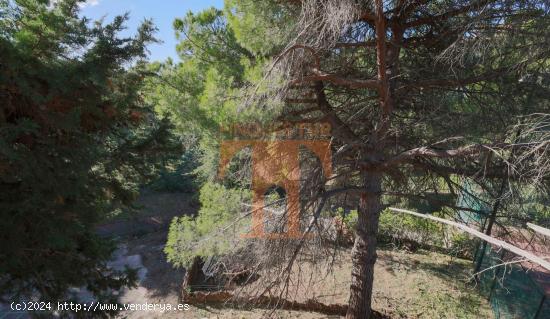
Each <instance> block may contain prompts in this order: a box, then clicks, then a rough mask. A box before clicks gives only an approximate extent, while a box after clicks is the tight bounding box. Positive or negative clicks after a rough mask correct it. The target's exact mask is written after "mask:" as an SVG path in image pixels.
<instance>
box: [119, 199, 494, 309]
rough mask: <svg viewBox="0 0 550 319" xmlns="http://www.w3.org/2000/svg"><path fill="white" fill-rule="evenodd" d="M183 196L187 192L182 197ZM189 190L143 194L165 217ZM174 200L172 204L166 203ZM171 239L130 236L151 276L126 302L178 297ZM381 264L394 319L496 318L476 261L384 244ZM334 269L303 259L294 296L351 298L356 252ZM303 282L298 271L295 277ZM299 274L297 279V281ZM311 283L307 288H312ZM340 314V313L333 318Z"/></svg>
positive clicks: (380, 299) (344, 253) (377, 300)
mask: <svg viewBox="0 0 550 319" xmlns="http://www.w3.org/2000/svg"><path fill="white" fill-rule="evenodd" d="M180 196H181V197H180ZM185 197H187V196H186V195H184V194H183V195H177V194H172V195H162V196H160V197H158V198H149V196H147V197H146V198H142V200H143V202H142V204H143V206H144V210H145V211H147V212H146V213H145V214H144V215H145V216H151V215H152V216H155V217H158V218H161V219H165V218H167V217H168V216H173V214H174V213H176V212H179V213H180V214H181V213H182V212H184V211H185V210H188V209H189V207H188V206H187V205H188V201H187V200H186V199H188V197H187V198H185ZM164 205H168V206H170V205H173V207H171V209H166V208H165V207H164V209H163V207H162V206H164ZM165 241H166V228H165V227H160V229H157V231H156V232H153V233H149V234H144V235H142V236H140V237H139V238H133V239H132V238H130V239H128V240H127V245H128V250H129V254H140V255H141V256H142V260H143V265H144V267H146V268H147V270H148V272H147V278H146V279H145V280H144V281H143V282H142V283H141V284H140V286H139V287H138V288H137V289H134V290H132V291H129V292H128V293H126V294H125V296H124V297H123V302H127V303H129V302H132V303H144V302H149V303H172V304H175V303H177V301H178V292H179V291H178V290H179V285H180V283H181V280H182V272H181V271H177V270H174V269H172V267H171V266H170V265H169V264H167V263H166V261H165V256H164V254H163V252H162V248H163V246H164V244H165ZM378 256H379V257H378V261H377V264H376V268H375V287H374V290H375V291H374V305H373V306H374V308H375V309H376V310H378V311H379V312H382V313H391V314H392V317H394V318H453V319H454V318H492V317H493V314H492V312H491V310H490V306H489V304H488V302H487V301H486V300H485V299H484V298H483V297H481V296H480V295H479V294H478V293H477V290H476V288H475V287H469V286H468V285H467V284H466V281H467V279H468V278H469V275H470V273H469V271H470V270H471V269H472V264H471V262H470V261H467V260H462V259H457V258H451V257H449V256H447V255H443V254H439V253H435V252H427V251H418V252H415V253H408V252H405V251H401V250H393V249H387V248H384V249H379V250H378ZM337 260H339V261H338V262H336V263H335V264H334V265H333V267H332V270H333V271H332V272H330V273H327V272H326V271H323V270H321V271H316V272H315V273H314V274H313V275H312V274H311V272H312V271H311V270H312V269H313V268H312V267H310V266H308V265H307V264H303V263H302V265H301V267H300V271H301V272H300V274H301V276H300V281H299V282H300V283H299V284H293V285H292V286H291V287H290V291H289V296H288V298H289V299H296V300H302V301H303V300H305V299H309V298H315V299H317V300H318V301H320V302H323V303H346V302H347V299H348V289H349V280H350V269H351V268H350V266H351V264H350V252H349V250H341V251H340V252H339V258H337ZM292 277H293V281H294V282H295V283H297V282H298V281H297V278H298V275H297V272H296V273H295V275H293V276H292ZM295 279H296V280H295ZM306 287H307V288H306ZM267 316H269V317H271V318H284V319H290V318H305V319H313V318H330V317H327V316H325V315H321V314H317V313H310V312H297V311H276V312H273V313H272V312H269V311H266V310H262V309H247V310H243V309H233V308H229V307H223V308H214V307H205V308H199V307H194V306H193V307H191V309H190V310H189V311H185V312H183V313H182V312H179V313H178V312H167V313H160V312H132V313H122V314H120V316H119V317H120V318H131V319H136V318H186V319H187V318H189V319H191V318H197V319H199V318H200V319H202V318H265V317H267ZM332 318H337V317H332Z"/></svg>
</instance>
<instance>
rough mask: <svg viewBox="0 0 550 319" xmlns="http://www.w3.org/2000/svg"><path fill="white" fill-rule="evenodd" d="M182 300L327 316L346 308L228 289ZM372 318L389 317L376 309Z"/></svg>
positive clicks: (185, 297)
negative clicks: (249, 295) (248, 294)
mask: <svg viewBox="0 0 550 319" xmlns="http://www.w3.org/2000/svg"><path fill="white" fill-rule="evenodd" d="M183 302H185V303H188V304H191V305H202V304H209V305H216V304H217V305H221V304H226V303H233V304H241V305H247V306H250V307H258V308H267V309H271V308H273V307H274V305H278V308H279V309H282V310H294V311H311V312H318V313H322V314H325V315H329V316H345V315H346V312H347V310H348V306H347V305H343V304H324V303H321V302H318V301H316V300H313V299H308V300H306V301H305V302H298V301H293V300H288V299H279V298H277V297H268V296H259V297H238V296H236V295H234V294H232V293H230V292H228V291H218V292H200V291H199V292H193V293H186V294H185V295H184V296H183ZM372 314H373V318H375V319H383V318H390V317H388V316H386V315H384V314H381V313H379V312H377V311H373V312H372Z"/></svg>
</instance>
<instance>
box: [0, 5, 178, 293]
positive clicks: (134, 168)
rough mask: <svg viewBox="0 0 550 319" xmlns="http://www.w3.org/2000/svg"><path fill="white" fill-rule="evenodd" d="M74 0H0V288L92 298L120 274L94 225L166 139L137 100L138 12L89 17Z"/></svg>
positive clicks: (147, 26) (141, 33) (108, 289)
mask: <svg viewBox="0 0 550 319" xmlns="http://www.w3.org/2000/svg"><path fill="white" fill-rule="evenodd" d="M80 2H82V1H76V0H65V1H44V0H18V1H8V0H5V1H4V0H2V1H0V98H1V105H2V108H1V111H0V247H1V249H0V291H1V292H2V295H1V296H0V297H3V298H9V299H10V300H17V299H18V298H28V297H29V296H31V295H32V296H33V297H36V296H38V297H39V299H40V300H44V301H56V300H66V298H67V297H68V295H67V291H68V289H69V288H71V287H86V288H87V289H88V290H89V291H91V292H92V293H93V294H94V295H95V296H96V297H97V298H99V299H105V298H111V297H112V296H111V293H112V292H113V291H117V290H119V289H120V288H122V287H124V286H128V285H131V284H132V283H133V281H134V279H135V276H134V272H132V271H127V272H123V273H119V272H115V271H112V270H110V269H108V267H107V266H106V262H107V261H108V260H109V258H110V255H111V253H112V251H113V249H114V247H115V246H114V242H113V241H112V240H109V239H104V238H100V237H98V235H96V233H95V230H94V227H95V225H97V223H98V222H100V221H102V220H104V219H105V218H106V216H107V214H108V213H110V212H111V211H112V210H113V208H114V207H120V206H121V205H127V204H129V203H131V201H132V200H133V199H135V197H136V194H137V191H138V188H139V185H141V183H143V181H144V180H146V179H147V178H149V177H151V176H152V175H153V174H154V173H155V167H156V165H157V163H159V160H160V158H161V157H162V156H164V155H165V154H169V153H170V151H171V150H173V149H174V144H173V142H172V137H171V133H170V128H171V125H170V123H169V122H168V121H167V120H160V119H158V118H157V117H156V116H155V114H154V112H153V111H152V110H151V108H150V107H149V106H148V105H147V104H146V103H145V102H144V100H143V97H142V94H141V86H142V82H143V79H144V74H145V72H144V67H143V62H141V61H142V60H143V59H144V58H145V57H146V48H145V46H146V45H147V44H148V43H151V42H152V41H155V39H154V38H153V33H154V31H155V29H154V27H153V25H152V24H151V22H150V21H145V22H144V23H143V24H142V25H141V26H140V27H139V30H138V32H137V34H136V35H135V36H133V37H120V36H119V32H120V31H121V30H122V29H123V28H124V23H125V21H126V20H127V18H128V17H127V16H117V17H116V18H114V20H113V21H112V22H111V23H107V24H104V23H102V22H95V23H92V22H91V21H89V20H87V19H85V18H80V17H79V16H78V8H79V3H80Z"/></svg>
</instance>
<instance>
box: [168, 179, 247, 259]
mask: <svg viewBox="0 0 550 319" xmlns="http://www.w3.org/2000/svg"><path fill="white" fill-rule="evenodd" d="M250 199H251V193H250V191H248V190H242V189H230V188H226V187H224V186H223V185H220V184H217V183H214V182H207V183H205V184H204V186H203V187H202V188H201V190H200V195H199V200H200V203H201V205H202V207H201V208H200V210H199V214H198V216H197V217H196V218H193V217H189V216H182V217H175V218H174V219H173V220H172V223H171V225H170V230H169V233H168V241H167V243H166V247H165V249H164V252H165V253H166V256H167V258H168V261H169V262H170V263H172V264H173V265H175V266H178V267H185V266H188V265H189V264H190V263H191V262H192V260H193V258H194V257H195V256H201V257H203V258H204V257H209V256H216V255H220V254H223V253H225V252H227V251H229V250H231V249H234V248H237V247H236V244H235V242H236V241H233V239H235V238H237V237H238V236H239V235H240V234H241V233H244V232H245V227H246V225H247V224H248V223H249V220H248V219H247V218H242V219H239V218H238V215H239V214H240V213H241V212H242V211H243V208H242V203H243V202H248V201H249V200H250ZM236 221H237V222H236Z"/></svg>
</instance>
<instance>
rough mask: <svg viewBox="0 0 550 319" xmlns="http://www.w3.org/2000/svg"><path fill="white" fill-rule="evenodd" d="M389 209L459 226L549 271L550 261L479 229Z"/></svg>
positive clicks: (401, 211) (411, 212)
mask: <svg viewBox="0 0 550 319" xmlns="http://www.w3.org/2000/svg"><path fill="white" fill-rule="evenodd" d="M389 209H390V210H393V211H395V212H400V213H406V214H409V215H413V216H416V217H420V218H426V219H431V220H435V221H437V222H440V223H443V224H447V225H450V226H453V227H456V228H459V229H461V230H463V231H465V232H467V233H469V234H471V235H474V236H476V237H479V238H481V239H483V240H485V241H486V242H488V243H491V244H493V245H495V246H497V247H499V248H503V249H506V250H508V251H510V252H513V253H514V254H516V255H518V256H521V257H525V259H527V260H529V261H531V262H533V263H535V264H537V265H540V266H541V267H543V268H544V269H546V270H548V271H550V262H548V261H546V260H544V259H543V258H541V257H538V256H536V255H534V254H532V253H530V252H528V251H526V250H523V249H521V248H519V247H516V246H514V245H511V244H509V243H507V242H505V241H502V240H500V239H496V238H494V237H491V236H488V235H485V234H484V233H482V232H480V231H477V230H475V229H473V228H470V227H468V226H466V225H463V224H459V223H457V222H453V221H450V220H447V219H443V218H439V217H435V216H431V215H424V214H419V213H416V212H413V211H410V210H406V209H401V208H393V207H390V208H389Z"/></svg>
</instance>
